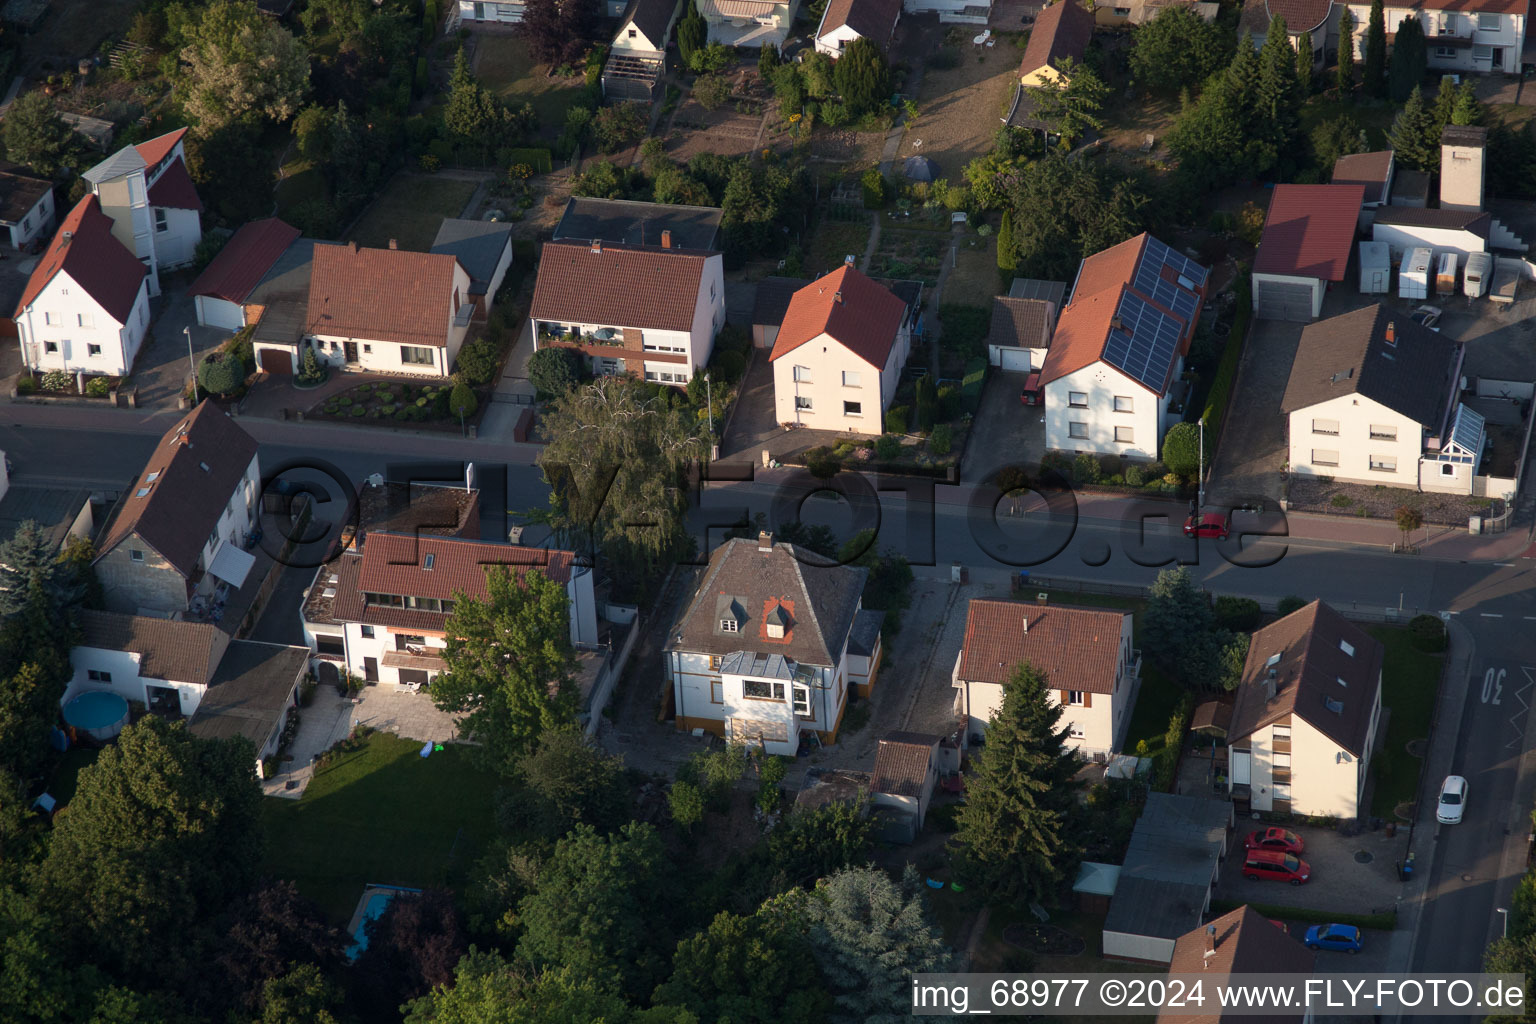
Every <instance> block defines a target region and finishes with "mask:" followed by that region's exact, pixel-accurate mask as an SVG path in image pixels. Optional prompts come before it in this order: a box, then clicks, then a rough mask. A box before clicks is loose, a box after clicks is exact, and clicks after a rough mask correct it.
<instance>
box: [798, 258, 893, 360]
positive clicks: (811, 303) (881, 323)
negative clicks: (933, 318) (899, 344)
mask: <svg viewBox="0 0 1536 1024" xmlns="http://www.w3.org/2000/svg"><path fill="white" fill-rule="evenodd" d="M906 315H907V304H906V303H904V302H902V301H901V300H900V299H898V298H897V297H896V296H895V295H893V294H891V290H890V289H889V288H886V287H885V286H884V285H882V284H878V283H876V282H875V281H872V280H870V279H869V278H868V277H865V276H864V275H863V274H861V273H859V271H857V270H855V269H854V268H853V267H851V266H849V265H848V264H846V263H845V264H843V265H842V266H841V267H838V268H837V269H836V270H834V271H832V273H830V274H827V275H826V276H825V277H822V278H820V279H818V280H815V281H812V282H811V283H810V284H808V285H806V286H805V287H804V288H801V289H800V290H799V291H797V292H795V295H794V298H792V299H790V300H789V309H787V310H785V312H784V324H783V326H781V327H780V328H779V335H778V338H777V340H775V341H774V343H773V356H772V357H771V358H772V359H778V358H779V357H780V356H784V355H787V354H789V353H790V352H793V351H794V350H795V349H797V348H799V347H800V346H801V345H804V344H805V343H806V342H808V341H810V340H811V339H813V338H816V337H819V336H820V335H822V334H827V335H830V336H831V337H832V338H834V339H836V340H837V342H838V343H839V344H841V345H842V346H843V347H844V348H846V349H848V350H849V351H850V352H852V353H853V354H854V355H856V356H858V357H859V358H860V359H862V360H864V361H865V362H866V363H868V364H869V365H871V366H873V367H874V368H875V369H877V370H883V369H885V363H886V360H887V359H888V358H889V357H890V354H891V346H892V345H893V344H895V341H896V334H897V332H898V331H900V330H901V322H902V320H903V319H905V317H906Z"/></svg>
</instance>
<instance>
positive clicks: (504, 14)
mask: <svg viewBox="0 0 1536 1024" xmlns="http://www.w3.org/2000/svg"><path fill="white" fill-rule="evenodd" d="M526 6H527V5H526V4H525V3H524V2H523V0H459V20H460V21H470V22H475V21H481V22H490V23H492V24H502V25H515V24H517V23H518V22H520V21H522V20H523V9H524V8H525V7H526Z"/></svg>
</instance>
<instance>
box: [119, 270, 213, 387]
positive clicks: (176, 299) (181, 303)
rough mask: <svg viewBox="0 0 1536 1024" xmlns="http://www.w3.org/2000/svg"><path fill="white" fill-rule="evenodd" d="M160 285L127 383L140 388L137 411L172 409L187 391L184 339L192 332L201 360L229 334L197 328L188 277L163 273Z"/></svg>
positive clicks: (186, 275)
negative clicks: (147, 331)
mask: <svg viewBox="0 0 1536 1024" xmlns="http://www.w3.org/2000/svg"><path fill="white" fill-rule="evenodd" d="M160 283H161V285H162V286H163V288H164V290H163V291H162V292H161V293H160V296H159V298H155V299H151V300H150V309H151V312H152V314H153V317H154V319H153V320H151V321H150V325H149V332H150V333H149V337H148V338H147V339H146V342H145V345H144V347H143V348H141V349H139V355H138V358H137V359H135V360H134V361H133V372H132V373H131V374H129V376H128V383H129V385H130V386H132V387H136V388H138V389H139V408H141V409H146V408H147V409H173V408H175V407H176V402H177V400H178V399H179V398H180V397H181V395H182V392H183V391H184V390H185V389H186V386H187V380H188V379H189V377H190V375H191V372H192V371H191V369H190V367H189V366H188V364H187V336H186V334H185V333H183V332H184V331H185V330H186V329H188V328H190V329H191V331H192V348H193V351H194V358H196V359H202V358H203V354H204V353H205V352H208V351H210V350H211V349H214V348H217V347H218V346H219V345H220V344H222V343H223V342H224V340H225V339H226V338H228V337H229V332H228V331H226V330H222V329H219V328H216V327H199V326H198V325H197V307H196V304H195V303H194V301H193V299H192V296H190V295H188V294H187V289H188V288H190V287H191V284H192V278H191V276H190V274H187V273H180V274H163V275H161V279H160Z"/></svg>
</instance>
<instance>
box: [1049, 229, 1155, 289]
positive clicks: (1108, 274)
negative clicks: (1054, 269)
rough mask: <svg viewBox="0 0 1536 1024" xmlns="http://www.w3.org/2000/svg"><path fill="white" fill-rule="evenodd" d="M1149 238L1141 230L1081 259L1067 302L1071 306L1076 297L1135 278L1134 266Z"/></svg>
mask: <svg viewBox="0 0 1536 1024" xmlns="http://www.w3.org/2000/svg"><path fill="white" fill-rule="evenodd" d="M1150 237H1152V236H1151V235H1149V234H1148V233H1147V232H1145V231H1143V232H1142V233H1141V234H1139V235H1136V236H1135V237H1133V238H1127V239H1126V240H1125V241H1123V242H1121V243H1119V244H1118V245H1112V246H1110V247H1109V248H1108V249H1100V250H1099V251H1098V252H1096V253H1094V254H1093V255H1092V256H1089V257H1087V258H1086V259H1084V260H1083V262H1082V263H1081V264H1080V265H1079V266H1078V268H1077V280H1076V281H1074V282H1073V283H1072V294H1071V295H1069V296H1068V297H1067V305H1069V306H1070V305H1071V304H1072V303H1074V302H1076V301H1077V300H1078V298H1079V297H1082V296H1087V295H1097V294H1098V293H1099V292H1102V291H1107V290H1108V289H1110V288H1113V287H1115V286H1116V285H1121V284H1125V283H1126V282H1128V281H1130V280H1131V278H1133V277H1135V276H1136V267H1137V265H1138V264H1140V263H1141V252H1142V250H1143V249H1145V248H1146V245H1147V239H1148V238H1150Z"/></svg>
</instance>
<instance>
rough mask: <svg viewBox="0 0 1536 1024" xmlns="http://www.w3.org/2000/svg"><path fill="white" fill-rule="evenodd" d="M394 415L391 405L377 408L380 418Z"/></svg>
mask: <svg viewBox="0 0 1536 1024" xmlns="http://www.w3.org/2000/svg"><path fill="white" fill-rule="evenodd" d="M394 414H395V407H394V406H393V405H381V406H379V415H380V416H393V415H394Z"/></svg>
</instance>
